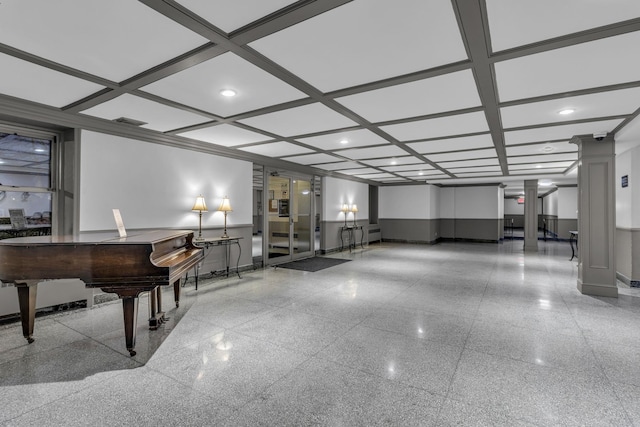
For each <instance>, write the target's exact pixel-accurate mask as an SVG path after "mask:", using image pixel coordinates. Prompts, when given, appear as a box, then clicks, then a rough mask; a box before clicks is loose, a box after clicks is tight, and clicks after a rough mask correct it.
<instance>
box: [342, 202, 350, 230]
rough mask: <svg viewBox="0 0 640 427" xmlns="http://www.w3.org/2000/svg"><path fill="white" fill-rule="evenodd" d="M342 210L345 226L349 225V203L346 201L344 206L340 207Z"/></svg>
mask: <svg viewBox="0 0 640 427" xmlns="http://www.w3.org/2000/svg"><path fill="white" fill-rule="evenodd" d="M340 212H344V226H345V227H346V226H347V212H349V205H347V204H346V203H345V204H344V205H342V208H341V209H340Z"/></svg>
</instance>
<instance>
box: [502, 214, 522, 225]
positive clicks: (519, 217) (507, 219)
mask: <svg viewBox="0 0 640 427" xmlns="http://www.w3.org/2000/svg"><path fill="white" fill-rule="evenodd" d="M511 220H513V228H524V215H509V214H506V215H505V216H504V221H505V224H504V225H505V226H507V227H510V226H511Z"/></svg>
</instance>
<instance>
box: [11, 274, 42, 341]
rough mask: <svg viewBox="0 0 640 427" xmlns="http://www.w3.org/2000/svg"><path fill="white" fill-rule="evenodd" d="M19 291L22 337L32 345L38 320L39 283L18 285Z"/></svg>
mask: <svg viewBox="0 0 640 427" xmlns="http://www.w3.org/2000/svg"><path fill="white" fill-rule="evenodd" d="M16 290H17V291H18V304H19V305H20V321H21V322H22V335H24V337H25V338H26V340H27V342H28V343H29V344H31V343H32V342H33V341H34V339H33V326H34V324H35V320H36V294H37V292H38V282H29V283H19V284H18V283H16Z"/></svg>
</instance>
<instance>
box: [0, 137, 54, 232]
mask: <svg viewBox="0 0 640 427" xmlns="http://www.w3.org/2000/svg"><path fill="white" fill-rule="evenodd" d="M52 142H53V136H52V137H50V138H46V137H43V136H31V135H28V134H27V133H26V132H25V134H17V133H9V132H3V131H0V238H9V237H20V236H31V235H42V234H51V224H52V211H53V209H52V205H53V204H52V194H53V189H52V173H51V163H52V162H51V157H52V156H51V153H52Z"/></svg>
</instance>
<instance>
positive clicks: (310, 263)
mask: <svg viewBox="0 0 640 427" xmlns="http://www.w3.org/2000/svg"><path fill="white" fill-rule="evenodd" d="M348 261H351V260H350V259H339V258H322V257H313V258H305V259H300V260H297V261H291V262H285V263H284V264H278V265H277V266H278V267H282V268H289V269H291V270H302V271H320V270H324V269H325V268H329V267H333V266H334V265H339V264H342V263H343V262H348Z"/></svg>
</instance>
